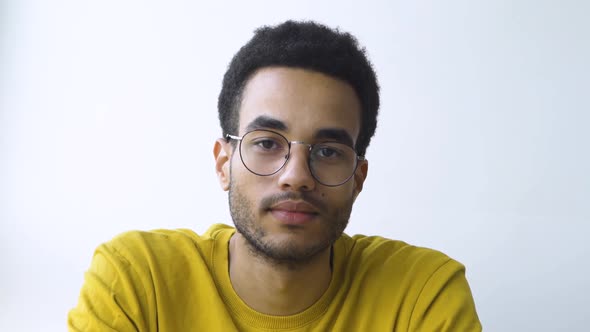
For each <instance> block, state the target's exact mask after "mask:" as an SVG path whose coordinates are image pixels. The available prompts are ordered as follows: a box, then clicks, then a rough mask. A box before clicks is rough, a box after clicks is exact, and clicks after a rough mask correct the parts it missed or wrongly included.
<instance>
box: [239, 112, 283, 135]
mask: <svg viewBox="0 0 590 332" xmlns="http://www.w3.org/2000/svg"><path fill="white" fill-rule="evenodd" d="M256 129H274V130H282V131H286V130H287V125H286V124H285V123H284V122H283V121H281V120H277V119H274V118H271V117H269V116H266V115H260V116H258V117H257V118H256V119H254V120H253V121H252V122H250V123H249V124H248V126H246V132H249V131H252V130H256Z"/></svg>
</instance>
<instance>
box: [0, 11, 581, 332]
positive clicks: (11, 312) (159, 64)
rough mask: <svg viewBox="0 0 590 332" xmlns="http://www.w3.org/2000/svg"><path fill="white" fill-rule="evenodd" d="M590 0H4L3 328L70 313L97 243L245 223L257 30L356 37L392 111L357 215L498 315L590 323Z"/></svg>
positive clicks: (502, 323) (548, 324) (492, 317)
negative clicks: (224, 97) (245, 145)
mask: <svg viewBox="0 0 590 332" xmlns="http://www.w3.org/2000/svg"><path fill="white" fill-rule="evenodd" d="M589 13H590V5H589V3H588V2H586V1H532V0H530V1H467V0H465V1H432V0H431V1H420V2H411V1H373V2H371V1H365V2H356V1H355V2H352V1H324V2H320V1H317V2H315V1H298V2H295V1H293V2H286V1H274V2H270V1H268V2H265V1H240V2H237V1H236V2H235V3H232V4H230V3H224V2H221V3H213V2H205V3H199V2H197V1H188V0H187V1H160V2H154V1H75V0H69V1H68V0H61V1H42V0H38V1H32V0H28V1H23V0H20V1H17V0H13V1H10V0H5V1H3V2H1V3H0V38H1V39H0V91H1V95H0V98H1V99H0V330H2V331H63V330H65V324H66V323H65V322H66V314H67V311H68V310H69V309H70V308H71V307H73V306H74V305H75V303H76V302H77V296H78V292H79V289H80V286H81V284H82V278H83V273H84V271H85V270H86V269H87V267H88V265H89V263H90V259H91V256H92V252H93V249H94V248H95V247H96V246H97V245H98V244H100V243H101V242H104V241H107V240H109V239H110V238H112V237H113V236H114V235H116V234H117V233H120V232H122V231H125V230H129V229H153V228H178V227H188V228H193V229H195V230H196V231H197V232H202V231H204V230H205V229H206V228H207V227H208V226H209V225H210V224H211V223H214V222H225V223H230V222H231V219H230V218H229V214H228V209H227V197H226V194H225V193H224V192H223V191H221V190H220V189H219V186H218V184H217V180H216V177H215V173H214V168H213V167H214V166H213V158H212V146H213V145H212V144H213V141H214V140H215V139H216V138H217V137H218V136H219V135H220V130H219V126H218V121H217V111H216V102H217V94H218V92H219V89H220V85H221V78H222V75H223V73H224V71H225V69H226V66H227V64H228V62H229V60H230V58H231V57H232V56H233V54H234V53H235V52H236V51H237V49H238V48H239V47H240V46H241V45H242V44H243V43H245V42H246V41H247V40H248V39H249V38H250V36H251V35H252V31H253V30H254V29H255V28H256V27H258V26H260V25H264V24H274V23H278V22H281V21H283V20H285V19H288V18H293V19H314V20H318V21H320V22H323V23H326V24H328V25H331V26H339V27H340V28H341V29H343V30H345V31H350V32H352V33H353V34H355V35H356V36H357V37H358V39H359V41H360V42H361V44H362V45H364V46H366V48H367V49H368V53H369V56H370V57H371V60H372V62H373V63H374V65H375V68H376V70H377V73H378V76H379V79H380V83H381V92H382V107H381V113H380V116H379V127H378V130H377V134H376V136H375V138H374V140H373V142H372V144H371V146H370V148H369V151H368V159H369V161H370V168H369V177H368V180H367V182H366V186H365V190H364V192H363V193H362V194H361V196H360V198H359V199H358V201H357V203H356V206H355V209H354V212H353V216H352V220H351V224H350V226H349V228H348V230H347V232H348V233H364V234H380V235H384V236H387V237H391V238H396V239H402V240H405V241H408V242H410V243H413V244H416V245H421V246H428V247H433V248H436V249H439V250H442V251H444V252H446V253H447V254H449V255H451V256H452V257H454V258H456V259H458V260H459V261H461V262H463V263H464V264H465V265H466V266H467V276H468V279H469V281H470V283H471V287H472V290H473V293H474V296H475V300H476V303H477V308H478V311H479V315H480V318H481V320H482V322H483V324H484V327H485V328H486V330H488V331H582V330H586V329H587V327H588V326H589V325H590V309H589V308H590V307H589V306H588V300H587V298H588V296H589V295H590V287H589V285H588V283H589V282H588V273H589V272H590V266H589V260H588V255H589V254H590V250H589V245H588V244H587V241H586V238H587V237H588V234H589V226H588V223H589V222H590V208H589V205H590V204H589V202H588V199H589V197H590V177H589V175H588V170H589V169H590V158H589V157H588V151H589V150H590V149H589V147H588V142H590V134H588V125H589V124H590V123H589V122H590V121H589V120H590V116H589V114H588V113H589V110H590V102H589V95H590V93H589V91H590V79H589V75H590V70H589V60H588V59H590V46H589V44H588V43H589V40H590V33H589V32H590V23H589V21H588V19H587V17H588V14H589Z"/></svg>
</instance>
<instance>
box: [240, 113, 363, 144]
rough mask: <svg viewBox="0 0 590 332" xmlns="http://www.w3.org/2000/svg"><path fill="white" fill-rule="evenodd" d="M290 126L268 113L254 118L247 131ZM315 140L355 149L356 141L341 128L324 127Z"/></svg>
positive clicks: (285, 128) (285, 129)
mask: <svg viewBox="0 0 590 332" xmlns="http://www.w3.org/2000/svg"><path fill="white" fill-rule="evenodd" d="M288 128H289V127H288V126H287V124H285V123H284V122H283V121H281V120H277V119H275V118H272V117H270V116H267V115H260V116H258V117H256V118H255V119H254V120H252V121H251V122H250V123H249V124H248V125H247V126H246V132H250V131H252V130H257V129H273V130H280V131H287V129H288ZM314 139H315V140H330V141H335V142H338V143H343V144H346V145H348V146H350V147H351V148H353V149H354V142H353V139H352V137H351V136H350V134H349V133H348V132H347V131H346V130H344V129H341V128H322V129H320V130H318V131H317V132H316V133H315V135H314Z"/></svg>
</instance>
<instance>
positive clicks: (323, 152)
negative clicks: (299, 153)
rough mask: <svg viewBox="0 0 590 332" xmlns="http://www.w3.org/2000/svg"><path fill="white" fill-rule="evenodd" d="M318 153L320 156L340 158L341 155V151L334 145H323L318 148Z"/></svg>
mask: <svg viewBox="0 0 590 332" xmlns="http://www.w3.org/2000/svg"><path fill="white" fill-rule="evenodd" d="M316 155H317V157H320V158H338V157H339V156H340V152H339V151H338V150H337V149H334V148H332V147H329V146H322V147H319V148H318V149H317V151H316Z"/></svg>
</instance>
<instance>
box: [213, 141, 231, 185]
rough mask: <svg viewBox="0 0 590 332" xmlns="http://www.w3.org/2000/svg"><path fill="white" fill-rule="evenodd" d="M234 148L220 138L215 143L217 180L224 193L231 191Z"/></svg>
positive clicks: (214, 154)
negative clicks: (230, 172)
mask: <svg viewBox="0 0 590 332" xmlns="http://www.w3.org/2000/svg"><path fill="white" fill-rule="evenodd" d="M231 154H232V146H231V144H230V143H229V142H227V141H226V140H225V139H223V138H219V139H217V140H216V141H215V145H214V146H213V157H214V158H215V172H216V173H217V179H218V180H219V185H221V189H223V190H224V191H228V190H229V182H230V180H231V179H230V174H229V163H230V160H231Z"/></svg>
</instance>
